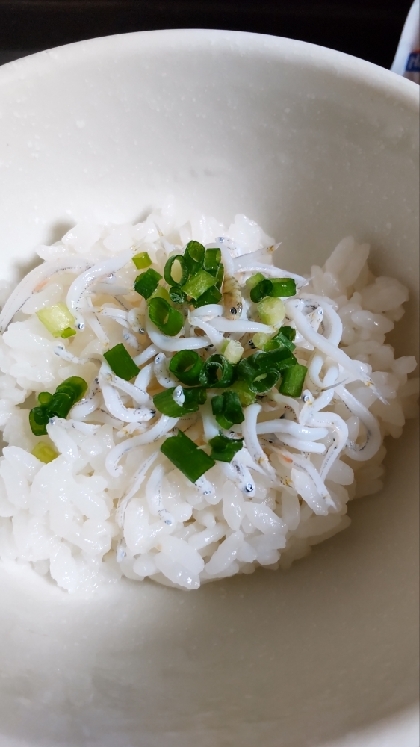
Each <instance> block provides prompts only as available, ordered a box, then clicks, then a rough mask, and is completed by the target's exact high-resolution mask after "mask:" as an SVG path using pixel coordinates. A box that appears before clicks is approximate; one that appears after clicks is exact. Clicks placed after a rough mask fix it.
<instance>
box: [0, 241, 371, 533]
mask: <svg viewBox="0 0 420 747" xmlns="http://www.w3.org/2000/svg"><path fill="white" fill-rule="evenodd" d="M158 243H159V242H158ZM156 256H157V257H159V260H156V261H152V259H151V258H150V256H149V254H148V252H139V251H138V250H136V248H135V247H133V248H132V250H129V251H124V252H121V253H120V254H117V255H116V256H114V257H112V258H106V259H100V260H99V261H97V262H95V263H92V264H90V263H88V262H87V261H86V260H84V259H80V258H78V257H71V256H70V257H66V258H59V259H57V260H52V261H50V262H45V263H44V264H43V265H41V266H40V267H38V268H36V269H35V270H33V271H32V272H31V273H29V275H27V276H26V277H25V278H24V279H23V280H22V282H21V283H20V284H19V285H18V286H17V288H16V289H15V290H14V292H13V293H12V295H11V297H10V298H9V300H8V301H7V303H6V304H5V306H4V308H3V311H2V313H1V315H0V329H1V331H2V332H4V331H5V330H6V329H7V327H8V325H9V323H10V322H11V321H12V319H13V317H14V315H15V314H16V313H18V312H19V310H20V309H21V308H22V307H23V306H24V304H25V303H26V302H27V301H28V299H29V298H31V296H32V295H33V294H35V293H36V292H37V291H39V290H40V289H41V288H44V287H45V286H46V285H47V284H48V283H49V282H52V281H53V280H54V279H55V278H56V276H57V275H58V274H65V273H67V275H68V274H69V273H70V274H71V276H72V279H71V281H70V284H69V285H68V290H67V293H66V296H65V301H66V303H65V304H63V303H60V304H57V305H56V306H51V307H48V308H46V309H43V310H42V313H38V318H39V320H40V321H41V322H42V323H44V325H45V326H46V328H47V329H48V331H49V332H50V333H51V334H53V336H55V337H61V338H62V339H61V340H60V342H58V343H57V345H56V347H55V350H54V351H55V353H56V355H58V356H59V357H61V358H62V359H63V361H67V362H68V363H69V364H77V365H79V366H86V365H87V366H88V367H90V368H91V369H92V372H93V375H92V377H91V380H90V381H86V380H85V379H83V378H81V377H78V376H72V377H69V378H67V379H65V380H64V381H63V382H62V383H61V384H60V385H59V386H58V387H57V389H56V391H55V392H53V393H49V392H41V393H40V394H39V395H38V403H37V405H36V406H35V407H33V408H32V410H31V411H30V416H29V418H30V425H31V429H32V432H33V434H34V435H36V436H42V435H49V437H50V439H51V441H52V443H53V444H54V448H53V447H52V446H49V445H48V444H47V443H45V444H44V447H45V448H40V447H36V456H37V457H38V458H39V459H41V460H43V461H45V462H48V461H51V460H52V459H54V458H55V457H56V456H57V454H58V453H59V452H60V450H62V449H67V450H69V448H70V447H68V446H67V445H66V444H67V441H66V436H65V428H64V429H63V427H62V426H63V425H64V424H65V423H67V424H68V426H69V427H73V428H78V429H81V428H86V432H87V433H90V430H89V429H90V428H93V430H92V433H94V432H95V430H94V429H95V425H96V424H98V423H101V422H110V423H112V424H113V426H114V427H115V428H118V436H119V438H120V442H119V443H118V444H117V445H115V446H113V448H111V449H110V451H109V453H108V455H107V458H106V461H105V466H106V470H107V471H108V473H109V475H110V476H111V477H118V476H119V475H121V474H122V473H123V470H124V466H123V465H124V458H125V457H126V455H127V454H128V452H130V451H132V450H133V449H136V448H138V447H141V446H144V445H146V444H150V443H156V447H157V449H160V451H161V452H162V454H163V455H164V457H163V458H164V459H168V460H169V461H171V462H172V464H173V465H175V467H176V468H177V469H179V470H180V471H181V472H182V473H183V474H184V475H185V476H186V477H187V478H188V479H189V480H190V481H191V482H192V483H194V485H195V486H196V488H197V490H198V491H199V493H201V494H202V496H205V497H206V500H208V501H210V502H211V496H212V495H213V494H214V487H213V486H212V479H211V470H212V467H213V466H214V465H215V464H216V463H218V464H219V465H220V468H221V469H222V470H223V472H224V473H225V475H226V477H227V478H228V479H229V480H231V481H232V482H233V483H234V484H235V485H236V486H237V487H238V488H239V490H240V491H241V492H242V493H243V494H244V495H246V496H248V498H252V497H253V496H254V495H255V489H256V488H255V476H256V475H258V477H259V478H260V479H264V480H265V481H266V483H267V485H269V486H270V485H271V486H273V487H275V486H281V487H283V488H284V487H286V488H287V487H289V488H290V489H294V490H295V491H297V492H298V494H300V493H304V495H305V500H306V501H307V502H308V503H309V505H310V506H311V508H312V509H313V510H314V512H315V513H319V514H326V513H328V510H329V509H328V507H331V506H334V501H333V498H332V497H331V496H330V493H329V490H328V488H327V487H326V481H327V480H328V473H329V471H330V470H331V468H332V467H333V465H334V463H335V462H336V461H337V460H338V459H339V458H340V456H341V455H347V456H348V457H350V458H351V459H353V460H356V461H364V460H368V459H370V458H371V457H372V456H373V455H374V454H375V453H376V452H377V451H378V449H379V448H380V446H381V442H382V438H381V433H380V428H379V424H378V421H377V419H376V418H375V416H374V415H372V413H371V412H370V411H369V409H368V408H367V407H365V406H364V405H363V404H362V403H361V402H360V401H359V400H358V399H357V398H356V397H355V396H354V395H353V394H352V393H351V392H350V391H349V390H348V389H347V385H348V384H350V383H352V382H356V381H359V382H361V383H362V384H363V385H366V386H367V387H371V388H372V389H373V382H372V379H371V376H370V367H369V366H368V365H367V364H365V363H363V362H362V361H359V360H355V359H354V358H352V357H350V356H349V355H347V354H346V352H345V350H344V349H343V346H342V342H341V337H342V330H343V325H342V321H341V319H340V316H339V315H338V313H337V312H336V310H335V308H334V302H333V301H331V300H330V299H328V298H325V297H323V296H318V295H316V294H314V293H312V292H308V291H309V281H308V280H307V279H306V278H304V277H302V276H299V275H296V274H293V273H290V272H287V271H285V270H282V269H280V268H278V267H275V266H274V265H273V264H272V252H271V251H267V250H259V251H254V252H250V253H245V254H244V253H242V251H241V248H240V246H239V245H238V244H236V243H235V242H233V241H232V240H227V239H224V238H223V237H220V238H219V239H217V240H216V241H215V242H213V243H211V244H208V245H207V246H204V245H202V244H200V243H199V242H196V241H190V242H189V243H188V244H187V245H186V246H185V247H180V246H173V245H171V244H169V243H168V242H167V241H166V240H163V239H162V241H161V246H160V252H157V253H156ZM139 270H140V273H139V274H136V273H137V272H138V271H139ZM74 276H76V277H74ZM110 324H111V325H114V326H113V331H112V335H110V332H109V325H110ZM86 330H88V331H89V341H87V342H86V345H81V344H80V343H78V340H79V338H80V339H82V336H83V335H86ZM92 338H93V339H92ZM118 338H119V339H118ZM111 340H112V341H113V343H114V344H111ZM115 340H118V341H116V342H114V341H115ZM338 402H340V403H341V404H342V406H344V407H345V408H347V409H348V411H349V416H350V415H352V416H354V417H355V418H357V419H358V421H359V422H360V425H361V427H362V429H363V431H364V433H363V434H362V438H361V440H360V442H355V441H354V440H352V439H351V438H350V437H349V432H348V427H347V424H346V421H345V420H344V419H343V418H342V417H341V416H340V415H338V414H337V413H336V412H332V411H331V410H333V409H334V408H335V405H336V404H337V403H338ZM104 418H105V421H104ZM107 418H108V420H107ZM60 424H61V425H60ZM70 451H71V449H70ZM34 453H35V450H34ZM69 453H70V452H69ZM157 454H159V451H158V450H157V451H156V452H155V453H154V454H152V455H151V456H149V457H148V458H147V459H146V460H145V461H144V463H142V464H141V465H140V466H139V468H138V470H137V472H136V473H135V474H134V477H133V480H132V485H131V487H130V489H129V490H128V491H127V492H126V494H125V496H124V497H123V499H122V500H121V501H120V503H119V505H118V507H117V517H118V523H119V524H120V525H122V524H123V522H124V514H125V510H126V508H127V505H128V503H129V501H130V500H131V498H132V496H133V495H135V493H136V492H137V490H138V489H139V487H140V486H141V484H142V483H143V482H144V481H145V480H146V475H147V473H148V470H149V469H150V468H152V467H153V469H152V472H151V475H150V477H149V478H148V480H147V487H146V492H147V500H148V502H149V503H150V502H152V503H153V510H154V513H157V515H159V516H160V517H161V519H162V520H163V522H164V523H165V524H171V522H172V521H173V518H172V517H171V515H170V513H169V512H168V511H167V510H166V509H165V507H164V506H163V505H161V503H162V499H161V497H160V496H161V493H160V484H161V481H162V478H163V476H164V474H165V468H164V466H162V462H161V461H159V463H158V464H155V466H153V465H154V462H155V461H156V458H157ZM163 464H164V462H163ZM282 465H287V467H288V469H289V471H290V476H289V477H287V476H285V474H284V469H283V468H282ZM207 473H208V474H207Z"/></svg>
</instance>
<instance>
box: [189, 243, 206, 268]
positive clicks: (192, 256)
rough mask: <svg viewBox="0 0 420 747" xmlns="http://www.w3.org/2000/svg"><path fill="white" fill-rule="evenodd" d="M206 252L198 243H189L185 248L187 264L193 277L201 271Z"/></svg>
mask: <svg viewBox="0 0 420 747" xmlns="http://www.w3.org/2000/svg"><path fill="white" fill-rule="evenodd" d="M205 253H206V250H205V248H204V246H203V245H202V244H200V243H199V242H198V241H189V242H188V244H187V246H186V247H185V254H184V257H185V262H186V263H187V267H188V270H189V272H190V274H191V275H195V274H196V273H197V272H198V271H199V270H201V268H202V266H203V262H204V257H205Z"/></svg>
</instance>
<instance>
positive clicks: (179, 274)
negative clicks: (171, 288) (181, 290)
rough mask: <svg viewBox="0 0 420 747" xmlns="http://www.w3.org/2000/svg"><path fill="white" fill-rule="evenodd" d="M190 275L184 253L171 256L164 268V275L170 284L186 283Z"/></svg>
mask: <svg viewBox="0 0 420 747" xmlns="http://www.w3.org/2000/svg"><path fill="white" fill-rule="evenodd" d="M175 263H176V264H175ZM174 265H175V267H174ZM188 275H189V272H188V267H187V263H186V261H185V257H184V256H183V255H182V254H175V256H174V257H169V259H168V261H167V262H166V264H165V269H164V270H163V277H164V278H165V280H166V282H167V283H168V285H184V283H186V282H187V279H188Z"/></svg>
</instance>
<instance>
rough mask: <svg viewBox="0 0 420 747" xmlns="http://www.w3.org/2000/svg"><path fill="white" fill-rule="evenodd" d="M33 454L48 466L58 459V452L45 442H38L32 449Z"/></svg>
mask: <svg viewBox="0 0 420 747" xmlns="http://www.w3.org/2000/svg"><path fill="white" fill-rule="evenodd" d="M31 454H32V455H33V456H34V457H36V458H37V459H39V461H40V462H44V464H48V463H49V462H52V461H53V460H54V459H57V457H58V451H56V450H55V449H54V448H53V447H52V446H50V445H49V444H46V443H45V441H38V443H37V444H35V446H34V448H33V449H32V451H31Z"/></svg>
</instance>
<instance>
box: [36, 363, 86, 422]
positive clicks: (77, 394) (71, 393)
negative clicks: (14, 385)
mask: <svg viewBox="0 0 420 747" xmlns="http://www.w3.org/2000/svg"><path fill="white" fill-rule="evenodd" d="M86 390H87V383H86V381H85V380H84V379H82V378H81V377H80V376H70V377H69V378H68V379H65V380H64V381H62V382H61V384H59V385H58V387H57V389H56V390H55V392H54V394H50V393H49V392H40V394H39V395H38V402H39V407H33V408H32V410H31V411H30V412H29V425H30V426H31V431H32V433H33V434H34V436H46V435H47V425H48V423H49V421H50V418H52V417H54V416H56V417H59V418H66V417H67V415H68V414H69V412H70V410H71V408H72V407H73V405H75V404H76V402H78V401H79V399H81V398H82V397H83V396H84V394H85V393H86Z"/></svg>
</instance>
